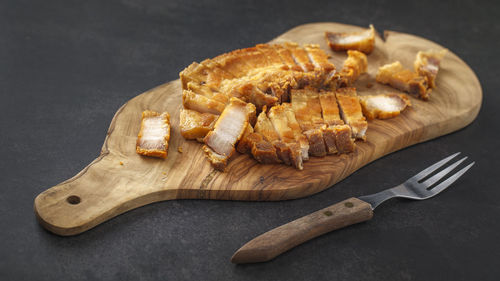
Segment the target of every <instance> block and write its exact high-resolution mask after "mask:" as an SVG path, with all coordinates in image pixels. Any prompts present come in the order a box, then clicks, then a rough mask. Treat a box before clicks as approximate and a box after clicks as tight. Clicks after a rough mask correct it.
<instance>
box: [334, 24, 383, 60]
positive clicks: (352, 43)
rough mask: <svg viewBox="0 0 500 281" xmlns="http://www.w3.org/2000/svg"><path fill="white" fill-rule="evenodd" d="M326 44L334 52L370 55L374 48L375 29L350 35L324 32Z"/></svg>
mask: <svg viewBox="0 0 500 281" xmlns="http://www.w3.org/2000/svg"><path fill="white" fill-rule="evenodd" d="M325 37H326V42H327V43H328V46H330V48H331V49H332V50H334V51H345V50H357V51H360V52H363V53H365V54H370V53H371V52H372V51H373V49H374V47H375V28H374V27H373V25H371V24H370V28H368V29H366V30H363V31H360V32H351V33H341V32H325Z"/></svg>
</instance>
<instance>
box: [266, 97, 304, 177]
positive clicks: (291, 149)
mask: <svg viewBox="0 0 500 281" xmlns="http://www.w3.org/2000/svg"><path fill="white" fill-rule="evenodd" d="M285 107H286V106H283V105H275V106H273V107H272V108H271V109H270V110H269V113H268V117H269V119H270V120H271V123H272V124H273V127H274V129H275V131H276V133H277V134H278V136H279V137H280V141H281V142H283V143H285V144H286V146H288V148H283V145H282V144H281V143H278V144H277V145H278V147H279V148H277V150H278V153H279V155H281V156H280V158H282V159H283V162H285V163H286V162H287V161H286V158H289V159H290V162H291V164H292V165H293V166H294V167H296V168H298V169H300V170H302V169H303V166H302V160H303V156H302V151H303V150H302V149H301V146H300V144H299V143H298V142H297V140H296V139H295V133H294V130H292V129H291V128H290V127H289V126H288V118H287V114H286V108H285ZM273 144H275V143H273ZM286 153H289V155H282V154H286Z"/></svg>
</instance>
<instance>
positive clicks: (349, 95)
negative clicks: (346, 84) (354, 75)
mask: <svg viewBox="0 0 500 281" xmlns="http://www.w3.org/2000/svg"><path fill="white" fill-rule="evenodd" d="M335 94H336V96H337V102H338V104H339V107H340V115H341V116H342V119H344V122H345V123H346V124H347V125H349V126H350V127H351V130H352V135H353V137H355V138H357V139H362V140H366V135H365V133H366V130H367V128H368V123H367V122H366V118H365V117H364V116H363V111H362V109H361V105H360V104H359V98H358V95H357V94H356V89H355V88H339V89H337V90H336V93H335Z"/></svg>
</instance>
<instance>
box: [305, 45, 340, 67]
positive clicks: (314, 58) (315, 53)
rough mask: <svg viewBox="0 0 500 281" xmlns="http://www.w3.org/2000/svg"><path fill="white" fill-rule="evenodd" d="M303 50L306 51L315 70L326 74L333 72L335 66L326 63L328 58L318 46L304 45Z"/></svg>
mask: <svg viewBox="0 0 500 281" xmlns="http://www.w3.org/2000/svg"><path fill="white" fill-rule="evenodd" d="M304 48H305V49H306V51H307V54H308V55H309V59H310V60H311V62H312V63H313V65H314V67H315V70H318V71H326V72H331V71H334V70H335V65H334V64H333V63H331V62H329V61H328V58H329V56H328V55H327V54H326V53H325V52H324V51H323V50H322V49H320V47H319V45H316V44H308V45H305V46H304Z"/></svg>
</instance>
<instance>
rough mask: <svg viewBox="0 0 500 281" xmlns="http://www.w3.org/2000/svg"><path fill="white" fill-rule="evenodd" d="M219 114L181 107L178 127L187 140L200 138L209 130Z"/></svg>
mask: <svg viewBox="0 0 500 281" xmlns="http://www.w3.org/2000/svg"><path fill="white" fill-rule="evenodd" d="M218 117H219V115H215V114H211V113H200V112H198V111H194V110H189V109H181V112H180V120H179V128H180V131H181V135H182V136H183V137H184V138H185V139H189V140H194V139H195V140H201V139H202V138H204V137H205V136H206V135H207V133H208V132H210V131H211V130H212V129H213V128H214V125H215V122H216V121H217V118H218Z"/></svg>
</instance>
